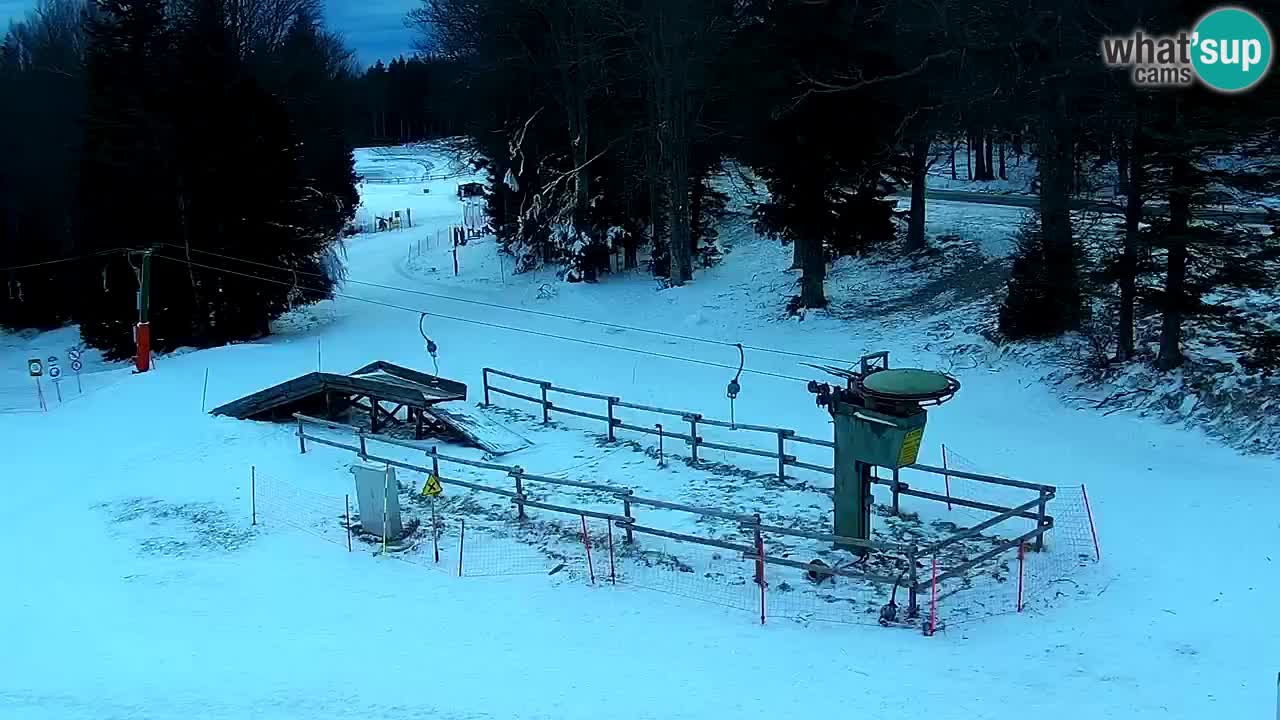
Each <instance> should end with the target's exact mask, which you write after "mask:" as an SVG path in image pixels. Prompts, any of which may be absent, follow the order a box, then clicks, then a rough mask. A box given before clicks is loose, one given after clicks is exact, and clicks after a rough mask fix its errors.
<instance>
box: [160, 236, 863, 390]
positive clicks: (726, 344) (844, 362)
mask: <svg viewBox="0 0 1280 720" xmlns="http://www.w3.org/2000/svg"><path fill="white" fill-rule="evenodd" d="M162 244H163V245H168V246H169V247H179V246H177V245H174V244H172V243H162ZM191 251H192V252H197V253H202V254H204V255H211V256H213V257H218V258H222V259H224V260H234V261H236V262H243V263H246V264H249V265H258V266H260V267H264V268H270V269H274V270H290V269H291V268H284V267H281V266H279V265H272V264H270V263H264V262H259V261H256V260H247V259H245V258H238V257H235V256H232V255H224V254H222V253H216V252H212V251H209V250H200V249H197V248H191ZM297 272H299V273H301V274H303V275H311V276H314V277H324V274H323V273H316V272H308V271H305V270H298V271H297ZM343 282H347V283H351V284H352V285H364V286H366V287H373V288H378V289H380V290H392V291H395V292H403V293H408V294H411V295H421V296H423V297H429V298H435V299H437V300H448V301H450V302H457V303H464V304H467V305H478V306H481V307H487V308H494V309H498V310H509V311H511V312H519V313H525V314H527V315H538V316H541V317H546V318H553V319H556V320H564V321H567V322H580V323H585V324H588V325H598V326H600V327H605V328H609V329H612V330H624V331H629V332H638V333H645V334H648V335H656V336H659V337H666V338H671V339H674V340H685V341H688V342H700V343H706V344H710V345H719V346H722V347H740V348H745V349H747V350H751V351H753V352H760V353H768V354H770V355H782V356H786V357H795V358H803V359H806V360H823V361H826V362H832V363H838V364H841V365H845V366H848V367H853V366H854V365H855V364H856V363H854V362H853V361H851V360H848V359H846V358H835V357H827V356H824V355H814V354H812V353H803V352H795V351H791V350H779V349H777V348H771V347H764V346H759V345H745V344H743V343H732V342H728V341H726V340H714V339H712V338H705V337H696V336H693V335H683V334H681V333H673V332H668V331H665V330H652V329H649V328H640V327H635V326H632V325H622V324H620V323H611V322H606V321H603V320H590V319H587V318H580V317H573V316H571V315H561V314H559V313H552V312H547V311H545V310H534V309H532V308H522V307H515V306H512V305H503V304H501V303H493V302H486V301H483V300H472V299H469V298H460V297H455V296H453V295H444V294H441V293H433V292H428V291H426V290H416V289H414V288H405V287H398V286H395V285H386V284H383V283H376V282H370V281H368V280H354V279H352V278H344V280H343Z"/></svg>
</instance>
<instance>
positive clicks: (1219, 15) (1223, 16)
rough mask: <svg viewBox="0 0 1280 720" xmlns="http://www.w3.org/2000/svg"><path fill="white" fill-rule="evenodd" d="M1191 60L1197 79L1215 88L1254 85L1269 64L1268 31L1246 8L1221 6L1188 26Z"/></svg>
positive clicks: (1239, 88)
mask: <svg viewBox="0 0 1280 720" xmlns="http://www.w3.org/2000/svg"><path fill="white" fill-rule="evenodd" d="M1192 33H1193V34H1192V40H1191V42H1192V46H1193V49H1192V51H1191V64H1192V65H1193V66H1194V67H1195V69H1196V74H1197V75H1199V76H1200V80H1201V82H1203V83H1204V84H1205V85H1207V86H1209V87H1210V88H1212V89H1214V90H1217V91H1219V92H1228V93H1234V92H1240V91H1242V90H1248V89H1249V88H1251V87H1253V86H1254V85H1257V84H1258V82H1259V81H1260V80H1262V78H1263V77H1264V76H1266V74H1267V70H1268V69H1269V68H1270V67H1271V32H1270V31H1269V30H1268V29H1267V25H1266V23H1264V22H1262V18H1260V17H1258V16H1257V15H1254V14H1253V13H1251V12H1249V11H1248V10H1244V9H1242V8H1237V7H1223V8H1218V9H1217V10H1213V11H1211V12H1210V13H1209V14H1207V15H1205V16H1204V17H1202V18H1200V22H1198V23H1196V26H1195V28H1194V29H1193V30H1192Z"/></svg>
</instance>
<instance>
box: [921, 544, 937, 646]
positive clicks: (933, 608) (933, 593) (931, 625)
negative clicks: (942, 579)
mask: <svg viewBox="0 0 1280 720" xmlns="http://www.w3.org/2000/svg"><path fill="white" fill-rule="evenodd" d="M932 567H933V570H932V573H933V580H932V581H931V582H930V583H929V622H928V624H926V625H925V633H924V634H925V635H933V633H934V632H935V631H936V630H937V629H938V556H937V554H936V553H935V554H934V556H933V561H932Z"/></svg>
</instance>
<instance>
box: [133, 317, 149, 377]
mask: <svg viewBox="0 0 1280 720" xmlns="http://www.w3.org/2000/svg"><path fill="white" fill-rule="evenodd" d="M134 328H135V330H134V333H135V334H136V335H137V338H138V355H137V357H135V358H134V365H135V366H136V367H137V370H138V372H140V373H144V372H146V371H148V370H150V369H151V323H145V322H140V323H138V324H137V325H135V326H134Z"/></svg>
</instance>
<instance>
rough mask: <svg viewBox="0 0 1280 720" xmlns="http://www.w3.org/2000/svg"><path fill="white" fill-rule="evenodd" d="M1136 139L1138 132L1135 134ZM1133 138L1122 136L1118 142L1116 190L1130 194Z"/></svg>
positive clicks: (1122, 193)
mask: <svg viewBox="0 0 1280 720" xmlns="http://www.w3.org/2000/svg"><path fill="white" fill-rule="evenodd" d="M1134 137H1135V139H1136V137H1137V136H1136V134H1135V136H1134ZM1130 142H1133V140H1130V139H1127V138H1120V139H1119V142H1117V143H1116V192H1117V193H1119V194H1121V195H1128V194H1129V144H1130Z"/></svg>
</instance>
